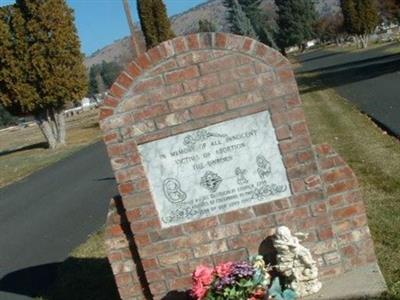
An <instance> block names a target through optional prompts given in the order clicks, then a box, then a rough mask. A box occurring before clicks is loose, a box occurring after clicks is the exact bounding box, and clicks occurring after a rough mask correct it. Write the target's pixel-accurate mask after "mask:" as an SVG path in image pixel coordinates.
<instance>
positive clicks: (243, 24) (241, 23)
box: [223, 0, 258, 39]
mask: <svg viewBox="0 0 400 300" xmlns="http://www.w3.org/2000/svg"><path fill="white" fill-rule="evenodd" d="M223 3H224V6H225V7H226V8H227V9H228V16H227V17H228V21H229V24H230V30H231V32H232V33H234V34H238V35H244V36H249V37H251V38H254V39H257V38H258V37H257V34H256V32H255V30H254V28H253V25H252V24H251V22H250V19H249V18H248V17H247V15H246V13H245V12H244V11H243V9H242V6H241V5H240V4H239V2H238V0H224V2H223Z"/></svg>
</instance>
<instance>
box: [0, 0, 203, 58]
mask: <svg viewBox="0 0 400 300" xmlns="http://www.w3.org/2000/svg"><path fill="white" fill-rule="evenodd" d="M67 2H68V4H69V5H70V7H72V8H73V9H74V11H75V20H76V25H77V28H78V33H79V36H80V38H81V43H82V51H83V52H84V53H85V54H86V55H89V54H91V53H93V52H94V51H96V50H97V49H100V48H102V47H104V46H106V45H108V44H110V43H112V42H113V41H115V40H118V39H120V38H122V37H125V36H127V35H128V34H129V27H128V24H127V21H126V17H125V13H124V8H123V4H122V0H67ZM129 2H130V4H131V9H132V11H133V12H134V18H135V21H138V20H139V19H138V16H137V12H136V0H130V1H129ZM203 2H206V0H164V3H165V4H166V6H167V9H168V14H169V15H170V16H171V15H175V14H177V13H180V12H183V11H185V10H187V9H190V8H191V7H193V6H196V5H198V4H201V3H203ZM12 3H15V1H14V0H0V6H3V5H7V4H12Z"/></svg>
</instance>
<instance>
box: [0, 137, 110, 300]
mask: <svg viewBox="0 0 400 300" xmlns="http://www.w3.org/2000/svg"><path fill="white" fill-rule="evenodd" d="M0 172H1V171H0ZM116 194H117V191H116V184H115V181H114V179H113V175H112V171H111V168H110V165H109V160H108V158H107V155H106V152H105V147H104V145H103V144H102V143H97V144H94V145H92V146H89V147H88V148H85V149H84V150H82V151H80V152H78V153H76V154H74V155H72V156H71V157H69V158H67V159H65V160H63V161H60V162H58V163H56V164H54V165H52V166H51V167H48V168H46V169H43V170H41V171H39V172H37V173H35V174H33V175H31V176H29V177H28V178H26V179H25V180H23V181H21V182H18V183H16V184H13V185H11V186H8V187H6V188H3V189H0V299H1V300H9V299H10V300H11V299H12V300H14V299H30V298H31V297H33V296H35V295H37V294H38V293H39V294H40V290H41V289H45V288H46V287H47V286H48V285H49V284H50V283H51V281H52V280H53V279H54V274H55V270H56V268H57V265H58V263H60V262H62V261H63V260H64V259H65V258H66V257H67V256H68V254H69V253H70V251H71V250H72V249H74V248H75V247H76V246H77V245H79V244H81V243H82V242H83V241H85V240H86V239H87V236H88V234H90V233H92V232H94V231H96V230H98V229H99V228H100V227H101V226H102V224H104V222H105V219H106V214H107V207H108V203H109V200H110V198H111V197H112V196H114V195H116ZM24 295H25V296H24Z"/></svg>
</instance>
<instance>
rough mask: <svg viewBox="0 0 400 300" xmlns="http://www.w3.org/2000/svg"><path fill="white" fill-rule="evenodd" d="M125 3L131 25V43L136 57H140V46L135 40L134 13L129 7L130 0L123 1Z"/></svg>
mask: <svg viewBox="0 0 400 300" xmlns="http://www.w3.org/2000/svg"><path fill="white" fill-rule="evenodd" d="M122 1H123V3H124V9H125V14H126V18H127V19H128V25H129V29H130V31H131V42H132V48H133V51H134V56H136V57H137V56H139V54H140V49H139V46H138V44H137V41H136V39H135V22H134V20H133V17H132V12H131V8H130V5H129V0H122Z"/></svg>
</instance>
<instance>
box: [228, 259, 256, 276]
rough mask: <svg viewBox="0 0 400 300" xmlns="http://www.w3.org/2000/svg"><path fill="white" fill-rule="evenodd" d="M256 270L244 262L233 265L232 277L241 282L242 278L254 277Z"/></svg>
mask: <svg viewBox="0 0 400 300" xmlns="http://www.w3.org/2000/svg"><path fill="white" fill-rule="evenodd" d="M255 271H256V270H255V269H254V267H253V266H252V265H250V264H249V263H248V262H245V261H242V262H237V263H234V264H233V271H232V275H233V276H234V277H235V278H238V279H239V280H240V279H242V278H249V277H252V276H253V275H254V273H255Z"/></svg>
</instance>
